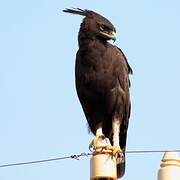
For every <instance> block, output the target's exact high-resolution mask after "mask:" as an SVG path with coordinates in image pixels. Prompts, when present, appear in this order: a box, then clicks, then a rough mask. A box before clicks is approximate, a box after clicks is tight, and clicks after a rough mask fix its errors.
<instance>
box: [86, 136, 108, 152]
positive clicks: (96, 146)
mask: <svg viewBox="0 0 180 180" xmlns="http://www.w3.org/2000/svg"><path fill="white" fill-rule="evenodd" d="M104 140H105V142H103V141H104ZM104 143H107V138H106V137H105V136H104V135H96V136H95V138H94V139H93V140H92V141H91V143H90V145H89V150H90V151H92V152H94V151H102V150H103V148H104V147H105V146H103V145H102V144H104Z"/></svg>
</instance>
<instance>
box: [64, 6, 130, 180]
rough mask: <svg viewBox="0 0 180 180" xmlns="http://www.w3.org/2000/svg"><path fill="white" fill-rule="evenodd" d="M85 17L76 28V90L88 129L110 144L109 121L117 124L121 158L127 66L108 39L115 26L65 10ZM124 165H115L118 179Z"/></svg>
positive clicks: (84, 13) (79, 11)
mask: <svg viewBox="0 0 180 180" xmlns="http://www.w3.org/2000/svg"><path fill="white" fill-rule="evenodd" d="M64 12H68V13H73V14H79V15H82V16H85V18H84V19H83V22H82V24H81V27H80V31H79V36H78V42H79V50H78V52H77V55H76V69H75V75H76V89H77V94H78V97H79V100H80V102H81V105H82V108H83V110H84V113H85V116H86V119H87V121H88V124H89V127H90V130H91V131H92V132H93V134H95V135H96V131H97V129H98V128H100V127H102V131H103V134H104V135H105V136H106V137H108V138H109V140H110V142H111V143H112V144H113V143H114V142H113V133H114V131H115V130H114V129H113V122H114V121H115V119H118V123H119V134H118V135H119V146H120V148H121V149H122V151H123V153H124V156H125V148H126V138H127V129H128V123H129V117H130V109H131V104H130V95H129V86H130V81H129V74H132V69H131V67H130V66H129V64H128V62H127V59H126V57H125V55H124V53H123V52H122V51H121V49H119V48H118V47H116V46H114V45H112V44H110V43H109V42H108V40H110V39H113V40H115V32H116V30H115V27H114V26H113V24H112V23H111V22H110V21H108V20H107V19H106V18H104V17H103V16H101V15H99V14H97V13H95V12H93V11H89V10H82V9H65V10H64ZM124 172H125V162H123V163H121V164H118V177H121V176H123V175H124Z"/></svg>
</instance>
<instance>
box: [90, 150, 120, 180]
mask: <svg viewBox="0 0 180 180" xmlns="http://www.w3.org/2000/svg"><path fill="white" fill-rule="evenodd" d="M90 166H91V168H90V176H91V178H90V179H91V180H98V179H100V178H106V179H109V180H116V179H117V178H116V176H117V170H116V158H115V157H114V156H112V153H108V152H104V153H103V152H102V153H98V154H96V155H93V156H92V157H91V161H90Z"/></svg>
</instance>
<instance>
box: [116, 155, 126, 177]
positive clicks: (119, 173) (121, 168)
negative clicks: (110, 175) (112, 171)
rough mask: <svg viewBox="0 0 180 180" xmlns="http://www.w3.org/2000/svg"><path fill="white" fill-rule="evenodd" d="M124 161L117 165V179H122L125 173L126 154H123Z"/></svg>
mask: <svg viewBox="0 0 180 180" xmlns="http://www.w3.org/2000/svg"><path fill="white" fill-rule="evenodd" d="M123 155H124V157H123V161H122V162H120V163H119V164H117V178H121V177H122V176H124V173H125V153H124V152H123Z"/></svg>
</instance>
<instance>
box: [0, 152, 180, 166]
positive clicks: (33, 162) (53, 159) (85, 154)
mask: <svg viewBox="0 0 180 180" xmlns="http://www.w3.org/2000/svg"><path fill="white" fill-rule="evenodd" d="M162 152H180V149H175V150H130V151H126V153H127V154H144V153H162ZM92 154H93V153H85V152H83V153H80V154H75V155H70V156H63V157H56V158H49V159H42V160H34V161H26V162H17V163H8V164H2V165H0V168H5V167H12V166H22V165H32V164H39V163H46V162H51V161H60V160H65V159H75V160H80V158H81V157H88V156H91V155H92Z"/></svg>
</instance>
